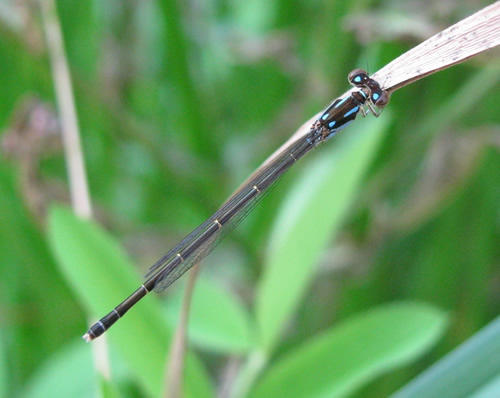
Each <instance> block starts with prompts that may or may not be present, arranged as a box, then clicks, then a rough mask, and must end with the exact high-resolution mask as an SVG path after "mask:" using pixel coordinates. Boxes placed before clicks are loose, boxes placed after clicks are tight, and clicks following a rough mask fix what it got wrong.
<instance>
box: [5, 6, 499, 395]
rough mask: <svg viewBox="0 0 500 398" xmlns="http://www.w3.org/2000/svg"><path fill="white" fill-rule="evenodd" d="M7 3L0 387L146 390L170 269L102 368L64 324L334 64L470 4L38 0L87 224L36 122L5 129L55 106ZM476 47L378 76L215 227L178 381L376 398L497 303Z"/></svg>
mask: <svg viewBox="0 0 500 398" xmlns="http://www.w3.org/2000/svg"><path fill="white" fill-rule="evenodd" d="M14 3H15V2H13V1H6V2H4V3H3V4H4V5H3V6H2V7H3V8H2V10H0V11H1V13H0V134H1V137H0V138H1V140H2V153H1V156H0V253H1V256H0V303H1V309H0V322H1V325H2V327H1V331H0V342H1V346H0V361H1V363H0V396H9V397H10V396H49V395H50V396H75V397H77V396H99V394H103V395H104V396H158V395H160V391H161V384H162V382H161V380H163V376H162V375H163V364H164V361H165V357H166V350H167V347H168V342H169V336H171V333H172V328H173V325H175V323H176V320H177V315H176V314H177V308H178V307H179V305H180V304H179V303H180V295H181V293H182V287H183V285H184V282H183V281H184V279H185V278H183V279H181V281H179V283H177V284H176V285H174V286H173V287H172V288H171V289H169V290H168V292H167V293H165V294H164V295H162V296H161V297H152V296H153V295H151V296H148V297H147V298H146V299H144V300H143V301H144V302H145V303H144V304H143V303H141V304H139V305H138V306H137V308H134V309H133V310H131V312H130V315H129V314H127V317H126V318H125V319H124V320H123V321H120V322H119V323H118V324H117V325H116V326H114V327H113V329H111V330H110V331H109V333H108V334H109V335H110V336H109V344H110V351H111V360H112V369H113V375H114V377H113V379H112V381H111V382H109V383H108V382H105V381H103V380H101V379H100V376H98V375H97V374H96V373H95V370H94V367H93V365H92V359H91V349H90V345H86V344H85V343H84V342H83V341H82V340H80V336H81V335H82V334H83V333H84V332H85V330H86V328H87V327H88V320H87V319H88V318H90V319H96V318H97V317H101V316H103V315H105V313H106V312H107V311H109V310H111V309H112V308H113V306H115V305H117V304H118V302H119V301H120V300H121V299H124V298H125V297H126V295H127V294H129V293H131V292H132V290H133V289H135V288H136V287H138V286H139V285H140V283H141V275H143V274H144V273H145V272H146V270H147V269H148V267H149V266H150V265H151V264H152V263H153V262H154V261H156V259H157V258H159V257H160V256H161V255H163V254H164V252H166V251H167V250H168V249H169V248H170V247H172V246H173V245H174V244H176V243H177V242H178V241H179V240H180V239H182V238H183V237H184V236H185V235H187V234H188V233H189V232H190V231H191V230H192V229H194V228H195V227H196V226H197V225H198V224H200V223H201V222H202V221H204V219H205V218H207V217H209V216H210V215H211V214H212V213H213V212H214V211H215V210H216V209H217V208H218V206H219V205H220V204H221V203H222V202H223V201H224V200H225V199H226V198H227V197H228V196H229V195H230V194H231V192H233V191H234V190H235V189H236V188H237V187H238V186H239V184H240V183H241V182H242V181H244V180H245V178H246V177H247V176H248V175H249V174H250V173H251V172H252V171H253V170H254V169H255V168H256V167H257V166H258V165H259V164H260V163H261V162H262V161H263V160H265V159H266V158H267V156H269V155H270V154H271V153H272V152H273V151H274V150H275V149H276V148H278V147H279V146H280V145H281V144H282V143H283V142H284V141H285V140H286V139H287V138H288V137H289V136H290V135H291V134H292V133H293V132H294V131H295V130H296V129H297V128H298V127H299V126H300V125H301V124H302V123H304V122H305V121H306V120H308V119H309V118H310V117H311V116H312V115H314V114H315V113H317V112H319V111H320V110H321V109H323V108H324V107H325V106H326V105H328V103H329V101H331V100H332V99H333V98H335V97H336V96H338V95H340V94H341V93H343V92H344V91H346V90H347V89H348V83H347V79H346V76H347V74H348V73H349V72H350V71H351V70H352V69H354V68H359V67H360V68H365V69H368V70H369V71H371V72H374V71H376V70H378V69H379V68H380V67H382V66H384V65H385V64H386V63H388V62H390V61H391V60H392V59H394V58H396V57H397V56H399V55H400V54H402V53H403V52H405V51H407V50H408V49H411V48H412V47H413V46H415V45H416V44H418V43H420V42H421V41H423V40H425V39H426V38H428V37H430V36H431V35H433V34H435V33H437V32H439V31H440V30H442V29H444V28H446V27H447V26H449V25H451V24H453V23H455V22H457V21H459V20H460V19H462V18H464V17H466V16H468V15H470V14H471V13H473V12H474V11H476V10H478V9H479V8H480V7H481V6H480V5H479V4H478V3H476V2H456V3H453V5H452V7H451V8H446V9H444V8H440V7H439V4H438V3H436V4H426V5H425V6H423V5H418V4H417V3H415V2H409V1H408V2H390V1H381V2H369V1H355V2H340V1H305V0H286V1H285V0H257V1H247V2H244V1H241V2H239V1H224V0H223V1H206V2H181V1H171V0H163V1H160V0H159V1H151V2H132V1H130V2H118V1H109V2H108V1H90V0H80V1H69V0H60V1H58V2H57V6H58V15H59V18H60V22H61V24H62V29H63V34H64V40H65V50H66V55H67V57H68V61H69V65H70V69H71V76H72V81H73V86H74V95H75V99H76V106H77V112H78V118H79V127H80V129H81V138H82V144H83V151H84V157H85V165H86V168H87V173H88V179H89V186H90V192H91V198H92V202H93V205H94V206H95V212H96V217H95V218H96V223H95V224H99V225H100V226H101V228H103V229H104V230H106V232H103V231H102V230H99V229H98V227H96V225H95V224H88V223H82V222H80V221H79V220H77V219H76V218H74V217H73V216H72V215H71V213H70V212H69V211H68V210H67V209H65V208H64V207H61V206H64V204H66V205H67V206H69V201H68V199H67V198H68V194H67V191H68V188H67V186H68V184H67V175H66V171H65V161H64V157H63V153H62V150H61V148H60V145H58V139H57V137H54V136H53V135H49V134H48V131H49V132H50V131H54V128H53V129H52V130H50V129H49V130H47V129H46V128H45V127H44V125H43V124H42V123H41V122H40V120H41V119H36V115H35V116H34V118H35V119H32V120H31V123H32V124H31V125H30V126H32V128H31V129H27V128H26V123H23V122H25V120H23V118H22V116H20V109H21V108H22V104H23V103H24V104H26V103H27V101H35V99H36V101H38V102H36V104H37V106H38V108H37V109H38V110H39V111H40V112H41V113H40V114H37V115H38V117H41V116H43V115H47V114H49V115H52V116H51V117H54V118H55V117H57V116H56V113H54V114H51V113H50V112H56V108H57V106H56V100H55V95H54V89H53V82H52V74H51V69H50V63H49V59H48V55H47V49H46V47H45V41H44V40H45V39H44V35H43V29H42V21H41V18H40V11H39V9H38V7H37V6H35V5H27V4H25V5H23V4H21V5H16V6H15V5H14ZM487 4H488V2H483V5H487ZM498 66H499V65H498V58H494V57H493V56H492V55H491V54H489V53H486V54H484V55H481V56H479V57H476V58H473V59H471V60H469V61H467V62H466V63H464V64H462V65H459V66H455V67H453V68H450V69H448V70H446V71H442V72H439V73H438V74H435V75H432V76H430V77H428V78H425V79H423V80H421V81H418V82H416V83H415V84H412V85H410V86H408V87H405V88H403V89H401V90H399V91H398V92H396V93H395V94H394V95H393V96H392V98H391V102H390V104H389V106H388V107H387V109H386V110H385V111H384V112H383V113H382V115H381V117H380V118H379V119H375V118H373V117H371V116H370V117H368V118H366V119H364V120H357V121H356V123H354V124H353V125H352V126H351V127H350V128H348V129H346V130H345V131H343V132H342V134H340V136H338V137H335V138H333V139H331V140H330V141H328V142H327V143H326V144H325V145H321V146H320V147H318V149H316V150H315V151H313V152H312V153H311V155H309V156H307V157H306V158H305V159H304V160H303V161H301V162H300V163H299V164H298V165H297V166H295V167H294V168H293V169H292V171H290V172H289V173H288V174H287V175H286V176H285V177H284V178H282V179H281V182H280V183H279V185H277V186H276V187H275V188H274V189H272V191H271V192H270V193H269V194H268V195H267V197H266V198H265V199H264V200H263V201H262V202H261V204H260V205H259V206H258V207H257V208H256V209H255V210H254V211H253V212H252V213H251V214H250V215H249V216H248V217H247V219H246V220H245V221H244V222H243V223H242V224H241V225H240V226H238V228H236V229H235V230H234V231H232V232H231V233H230V234H228V235H227V236H226V238H225V239H224V242H223V243H222V244H221V245H220V246H219V247H218V248H217V250H216V251H215V252H214V253H212V255H211V256H209V257H208V258H207V260H206V261H205V262H204V265H203V267H202V272H201V277H200V280H199V283H198V285H197V290H196V292H197V293H196V294H195V303H194V304H193V307H194V308H193V314H192V317H191V323H190V339H189V346H190V354H189V360H188V364H187V365H186V367H187V371H186V375H185V386H187V387H185V388H186V395H187V396H205V395H206V396H213V395H215V394H216V391H218V390H219V391H220V389H221V388H222V387H221V385H223V384H224V383H226V384H228V385H230V387H229V390H230V391H232V394H234V396H236V395H237V394H238V393H240V394H242V395H247V394H249V395H251V396H277V395H276V394H279V393H282V394H288V395H287V396H292V393H293V394H295V396H345V395H349V396H356V397H367V396H370V397H385V396H388V395H389V394H390V393H392V392H394V391H396V390H397V389H399V388H400V387H401V386H403V385H405V383H407V382H408V381H409V380H411V379H412V378H414V377H415V376H416V375H418V374H420V373H421V372H423V371H424V370H425V369H427V368H428V367H429V366H430V365H431V364H432V363H434V362H436V361H437V360H439V359H440V358H441V357H443V356H444V355H445V354H446V353H448V352H449V351H450V350H452V349H453V348H455V347H457V346H458V345H459V344H461V343H462V342H464V341H466V340H467V339H468V338H469V337H470V336H472V335H474V334H475V333H476V332H477V331H478V330H479V329H481V328H482V327H483V326H485V325H487V324H488V323H490V322H491V321H492V320H493V319H494V318H495V317H496V316H497V315H498V312H499V308H500V305H499V293H498V292H499V283H500V282H499V281H500V268H499V267H498V264H499V254H500V253H499V249H498V247H499V245H498V242H499V233H498V220H499V218H498V211H499V206H498V203H500V190H499V189H498V180H499V170H500V156H499V153H498V137H499V135H498V133H499V123H500V114H499V112H498V104H499V103H500V94H499V93H500V91H499V90H498V87H499V84H498V81H499V79H500V77H499V73H498ZM495 68H496V69H495ZM31 103H33V102H31ZM42 103H43V104H44V106H45V108H40V107H39V106H40V104H42ZM40 115H41V116H40ZM360 119H362V118H360ZM37 123H38V124H37ZM33 126H35V127H33ZM37 126H38V127H39V126H42V127H39V129H37V128H36V127H37ZM55 204H58V206H57V207H53V206H54V205H55ZM125 253H126V254H125ZM127 256H128V257H127ZM196 295H198V296H199V297H198V298H196ZM370 333H371V334H370ZM374 336H375V337H374ZM384 336H385V338H383V337H384ZM139 340H140V343H139ZM136 344H137V345H136ZM143 344H144V346H143ZM364 344H366V348H363V347H365V345H364ZM135 345H136V346H135ZM134 346H135V347H134ZM356 347H358V348H356ZM369 347H371V348H369ZM374 347H378V348H379V349H378V350H375V349H374ZM133 348H136V350H135V351H134V350H133ZM358 351H359V352H358ZM141 353H142V354H143V355H140V354H141ZM145 353H148V354H147V355H145ZM321 354H322V355H321ZM327 354H328V355H327ZM235 363H236V364H242V367H241V368H239V367H238V366H236V369H237V370H236V371H235V372H234V371H233V373H231V369H233V368H232V366H234V364H235ZM496 369H497V370H496V372H497V374H498V372H499V371H498V368H496ZM343 372H345V375H344V374H343ZM315 376H317V377H318V379H315V378H314V377H315ZM320 376H322V377H320ZM308 383H310V384H311V385H308ZM498 384H499V383H498V381H497V387H498ZM224 385H225V384H224ZM51 388H52V389H51ZM495 391H497V392H498V391H499V390H495ZM456 396H459V395H456ZM464 396H465V395H464ZM491 396H494V395H491Z"/></svg>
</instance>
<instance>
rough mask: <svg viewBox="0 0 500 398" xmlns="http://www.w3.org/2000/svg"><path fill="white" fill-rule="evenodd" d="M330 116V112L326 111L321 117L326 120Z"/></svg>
mask: <svg viewBox="0 0 500 398" xmlns="http://www.w3.org/2000/svg"><path fill="white" fill-rule="evenodd" d="M328 116H330V114H329V113H325V114H324V115H323V116H321V119H323V120H326V119H328Z"/></svg>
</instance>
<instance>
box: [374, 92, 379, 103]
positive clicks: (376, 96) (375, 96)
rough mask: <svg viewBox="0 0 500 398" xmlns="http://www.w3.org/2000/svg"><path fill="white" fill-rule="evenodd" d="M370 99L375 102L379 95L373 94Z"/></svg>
mask: <svg viewBox="0 0 500 398" xmlns="http://www.w3.org/2000/svg"><path fill="white" fill-rule="evenodd" d="M372 97H373V99H374V100H375V101H376V100H378V99H379V98H380V95H379V94H377V93H375V94H373V95H372Z"/></svg>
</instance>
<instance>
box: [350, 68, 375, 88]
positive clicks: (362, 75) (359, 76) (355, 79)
mask: <svg viewBox="0 0 500 398" xmlns="http://www.w3.org/2000/svg"><path fill="white" fill-rule="evenodd" d="M347 79H348V80H349V83H351V84H352V85H353V86H357V87H360V86H363V85H365V84H366V82H368V81H369V80H370V78H369V77H368V73H366V71H365V70H364V69H354V70H353V71H352V72H351V73H349V75H348V76H347Z"/></svg>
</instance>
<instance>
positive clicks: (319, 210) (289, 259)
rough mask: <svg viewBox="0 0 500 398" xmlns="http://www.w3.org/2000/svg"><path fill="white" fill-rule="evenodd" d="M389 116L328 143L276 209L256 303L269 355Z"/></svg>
mask: <svg viewBox="0 0 500 398" xmlns="http://www.w3.org/2000/svg"><path fill="white" fill-rule="evenodd" d="M390 119H391V118H390V114H384V117H382V118H380V119H378V120H373V119H370V120H367V119H365V120H359V121H358V123H357V125H356V128H355V129H352V130H350V131H348V134H347V133H344V134H345V135H343V136H342V137H340V139H332V140H331V141H330V142H328V144H329V145H332V147H333V150H332V151H328V152H325V153H323V154H322V156H318V157H317V158H316V159H315V162H311V163H310V164H309V167H308V168H307V169H306V170H304V172H303V174H302V178H301V179H300V181H299V182H298V183H297V184H296V186H295V187H294V188H293V192H291V193H290V194H289V195H288V197H289V198H290V200H288V201H287V202H285V204H284V205H283V206H282V209H281V213H280V215H279V217H278V220H277V222H276V224H275V227H274V230H273V234H272V237H271V243H270V247H269V252H268V256H267V261H266V265H265V270H264V275H263V277H262V279H261V281H260V285H259V287H258V292H257V298H256V303H257V304H256V306H257V307H256V314H257V321H258V325H259V329H260V332H261V337H262V341H261V345H262V348H263V350H264V351H266V352H270V351H271V350H272V347H273V346H274V344H275V342H276V339H277V338H278V336H279V333H280V332H281V330H282V329H283V326H284V325H285V323H286V322H287V321H288V319H289V318H290V316H291V315H292V313H293V311H294V310H295V308H296V306H297V304H298V303H299V301H300V300H301V298H302V296H303V295H304V294H305V292H306V291H307V288H308V286H309V283H310V281H311V279H312V278H313V276H314V273H315V266H316V265H317V263H318V260H319V258H320V256H321V253H322V251H323V249H324V248H325V247H326V245H327V244H328V242H330V241H331V239H332V236H333V235H334V234H335V232H336V231H337V230H338V228H339V227H340V225H341V223H342V221H343V219H344V216H345V215H346V213H347V211H348V209H349V206H350V205H351V203H352V202H354V201H355V200H356V192H357V189H358V187H359V185H360V182H361V180H362V178H363V175H364V174H365V171H366V169H367V167H368V166H369V165H370V162H371V160H372V159H373V156H374V154H375V153H376V151H377V148H378V146H379V143H380V142H381V140H382V138H383V136H384V133H385V131H386V129H387V125H388V123H389V121H390Z"/></svg>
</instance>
